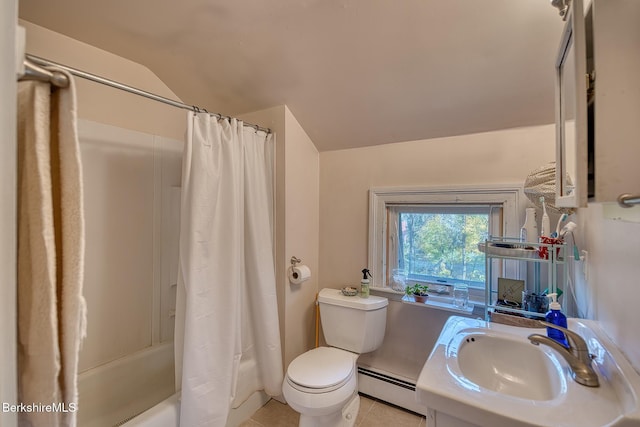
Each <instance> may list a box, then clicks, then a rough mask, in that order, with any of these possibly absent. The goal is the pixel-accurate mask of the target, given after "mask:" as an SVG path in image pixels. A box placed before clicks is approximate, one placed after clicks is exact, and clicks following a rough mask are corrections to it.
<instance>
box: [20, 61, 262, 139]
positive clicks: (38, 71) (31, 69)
mask: <svg viewBox="0 0 640 427" xmlns="http://www.w3.org/2000/svg"><path fill="white" fill-rule="evenodd" d="M25 57H26V59H25V76H27V77H28V78H34V79H38V80H45V79H48V80H49V81H51V82H52V84H54V85H56V86H60V84H56V81H55V80H52V77H51V74H52V75H53V76H55V72H54V73H51V72H49V71H48V70H44V69H42V68H40V67H39V66H45V67H57V68H61V69H63V70H66V71H68V72H69V73H71V74H73V75H74V76H77V77H81V78H83V79H86V80H91V81H93V82H96V83H100V84H103V85H106V86H110V87H113V88H116V89H120V90H123V91H125V92H129V93H132V94H134V95H139V96H143V97H145V98H148V99H152V100H154V101H158V102H162V103H164V104H168V105H171V106H173V107H177V108H181V109H183V110H191V111H194V112H197V113H200V112H204V113H208V114H210V115H212V116H216V117H218V118H219V119H228V120H231V119H232V117H229V116H225V115H223V114H220V113H210V112H208V111H207V110H206V109H204V108H200V107H197V106H195V105H188V104H185V103H183V102H179V101H174V100H173V99H169V98H165V97H164V96H160V95H156V94H155V93H151V92H147V91H144V90H142V89H137V88H135V87H132V86H128V85H125V84H122V83H119V82H116V81H113V80H109V79H106V78H104V77H100V76H97V75H95V74H91V73H87V72H86V71H82V70H78V69H77V68H73V67H69V66H67V65H63V64H59V63H57V62H53V61H50V60H48V59H44V58H40V57H38V56H35V55H30V54H26V55H25ZM29 62H31V63H32V64H29ZM34 64H35V65H34ZM47 73H48V74H47ZM58 74H59V73H58ZM243 124H244V125H245V126H247V127H251V128H254V129H255V130H256V131H264V132H266V133H271V129H269V128H263V127H261V126H258V125H254V124H251V123H247V122H243Z"/></svg>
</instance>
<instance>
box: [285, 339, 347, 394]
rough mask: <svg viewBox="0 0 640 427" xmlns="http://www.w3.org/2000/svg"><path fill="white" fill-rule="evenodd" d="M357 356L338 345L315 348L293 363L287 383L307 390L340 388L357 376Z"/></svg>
mask: <svg viewBox="0 0 640 427" xmlns="http://www.w3.org/2000/svg"><path fill="white" fill-rule="evenodd" d="M356 357H357V355H356V354H353V353H350V352H348V351H345V350H341V349H338V348H333V347H318V348H314V349H313V350H310V351H307V352H306V353H303V354H301V355H300V356H298V357H296V358H295V359H294V360H293V361H292V362H291V363H290V364H289V367H288V368H287V382H288V383H289V384H290V385H291V386H292V387H294V388H295V389H297V390H299V391H302V392H306V393H314V394H315V393H327V392H330V391H333V390H336V389H338V388H340V387H342V386H344V384H346V383H347V382H348V381H349V380H350V379H351V377H352V376H353V375H354V372H355V359H356Z"/></svg>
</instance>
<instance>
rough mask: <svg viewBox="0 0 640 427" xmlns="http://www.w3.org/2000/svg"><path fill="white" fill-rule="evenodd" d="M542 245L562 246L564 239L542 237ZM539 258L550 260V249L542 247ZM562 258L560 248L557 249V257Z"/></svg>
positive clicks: (539, 249) (539, 250)
mask: <svg viewBox="0 0 640 427" xmlns="http://www.w3.org/2000/svg"><path fill="white" fill-rule="evenodd" d="M540 243H545V244H547V245H561V244H562V243H564V240H562V239H556V238H553V237H547V236H540ZM538 256H539V257H540V258H542V259H549V248H548V247H547V246H540V247H539V248H538ZM559 256H560V248H556V257H559Z"/></svg>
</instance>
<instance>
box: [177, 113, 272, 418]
mask: <svg viewBox="0 0 640 427" xmlns="http://www.w3.org/2000/svg"><path fill="white" fill-rule="evenodd" d="M273 156H274V143H273V136H272V135H271V134H269V135H267V134H265V133H264V132H256V130H255V129H253V128H250V127H245V126H244V125H243V123H242V122H241V121H238V120H235V119H232V120H230V121H229V120H218V119H217V118H216V117H211V116H210V115H209V114H207V113H197V114H196V113H190V114H189V118H188V130H187V143H186V145H185V151H184V160H183V170H182V207H181V223H180V264H179V277H178V296H177V304H176V305H177V307H176V310H177V312H176V342H175V344H176V385H177V387H180V386H181V387H182V403H181V410H180V425H181V426H182V427H194V426H198V427H199V426H220V427H222V426H224V425H225V423H226V420H227V416H228V414H229V409H230V406H231V403H232V401H233V400H234V398H235V394H236V387H237V383H236V381H237V376H238V367H239V365H240V363H241V361H242V360H243V359H245V358H246V357H254V358H255V362H256V363H255V365H256V369H257V371H258V372H257V377H258V378H259V379H260V380H261V381H260V382H261V384H260V385H259V387H261V388H263V389H264V390H265V392H266V393H268V394H270V395H272V396H276V395H279V394H280V387H281V384H282V379H283V370H282V356H281V346H280V332H279V323H278V309H277V300H276V287H275V272H274V255H273V248H274V245H273V159H274V157H273Z"/></svg>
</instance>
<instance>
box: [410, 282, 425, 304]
mask: <svg viewBox="0 0 640 427" xmlns="http://www.w3.org/2000/svg"><path fill="white" fill-rule="evenodd" d="M428 292H429V285H421V284H419V283H416V284H415V285H413V286H407V288H406V289H405V293H406V294H407V295H409V296H412V297H413V299H414V300H415V302H425V301H426V300H427V297H428V296H429V294H428Z"/></svg>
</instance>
